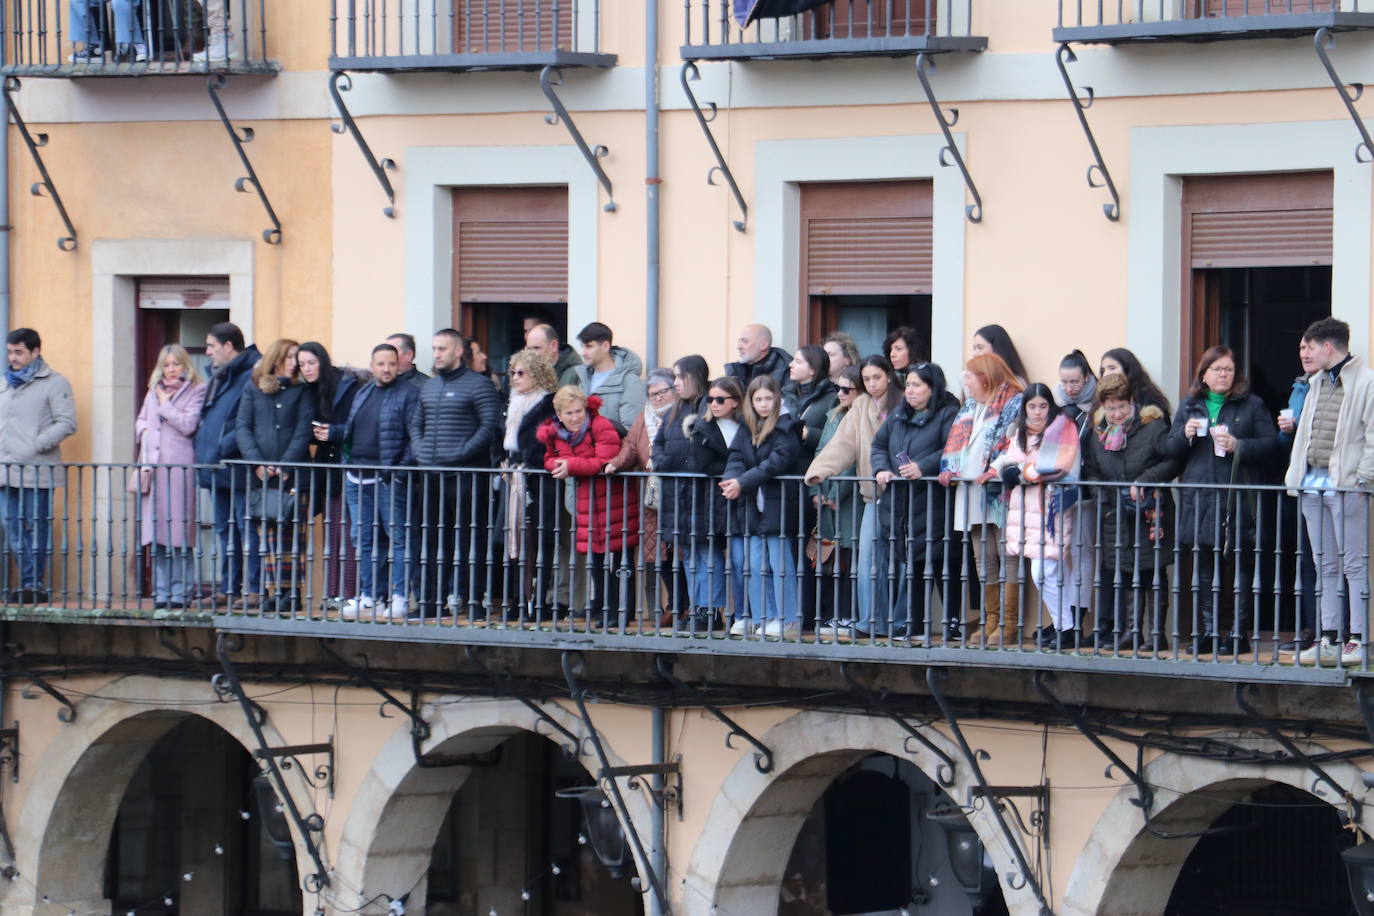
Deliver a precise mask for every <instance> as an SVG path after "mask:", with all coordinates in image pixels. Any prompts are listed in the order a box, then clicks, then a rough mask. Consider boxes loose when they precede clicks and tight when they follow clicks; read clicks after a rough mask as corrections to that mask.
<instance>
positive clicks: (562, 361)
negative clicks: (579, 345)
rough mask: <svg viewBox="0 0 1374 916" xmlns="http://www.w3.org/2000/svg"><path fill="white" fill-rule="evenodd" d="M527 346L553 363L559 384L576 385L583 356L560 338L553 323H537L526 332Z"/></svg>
mask: <svg viewBox="0 0 1374 916" xmlns="http://www.w3.org/2000/svg"><path fill="white" fill-rule="evenodd" d="M525 346H526V347H527V348H528V349H531V350H538V351H539V352H540V353H543V354H544V356H546V357H547V358H548V360H549V362H550V363H552V364H553V374H554V375H556V376H558V385H559V387H560V388H561V387H562V386H564V385H576V384H579V383H580V379H578V377H577V367H578V366H581V365H582V357H580V356H578V355H577V353H576V352H575V351H574V350H573V348H572V347H570V346H568V345H567V344H565V343H563V342H562V341H561V340H559V339H558V332H557V331H556V330H554V328H553V326H552V325H547V324H536V325H534V326H533V327H531V328H530V329H529V330H527V331H526V332H525Z"/></svg>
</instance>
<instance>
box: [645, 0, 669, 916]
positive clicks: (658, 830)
mask: <svg viewBox="0 0 1374 916" xmlns="http://www.w3.org/2000/svg"><path fill="white" fill-rule="evenodd" d="M653 2H654V0H650V4H651V5H652V3H653ZM650 739H651V742H652V744H653V750H652V752H651V753H652V755H653V761H652V762H653V763H667V762H668V712H667V710H665V709H664V708H663V707H662V706H655V707H654V709H653V722H652V724H651V726H650ZM650 784H651V785H652V786H653V788H654V799H655V802H657V800H658V799H660V798H662V797H663V776H662V774H656V775H654V776H653V777H652V779H651V783H650ZM649 811H650V814H649V825H650V829H651V830H652V832H653V838H652V840H651V843H652V845H651V846H650V848H649V863H650V865H649V867H650V868H652V869H653V870H654V873H655V874H656V875H658V886H659V887H661V888H663V892H664V893H665V894H667V893H670V891H669V890H668V850H667V848H666V846H665V842H664V841H665V839H666V837H665V832H664V820H665V818H664V816H663V806H662V805H660V804H657V803H655V804H654V805H652V806H650V809H649ZM649 916H663V909H662V908H661V907H660V906H659V903H658V895H657V894H650V895H649Z"/></svg>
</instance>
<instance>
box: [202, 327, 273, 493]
mask: <svg viewBox="0 0 1374 916" xmlns="http://www.w3.org/2000/svg"><path fill="white" fill-rule="evenodd" d="M260 359H262V354H261V353H259V352H258V348H257V347H255V346H250V347H249V348H248V349H246V350H244V351H243V352H242V353H240V354H239V355H238V356H235V357H234V358H233V360H232V361H230V363H229V365H227V366H225V367H224V368H223V369H221V370H218V371H216V372H215V373H214V374H213V375H211V376H210V383H209V386H208V387H207V388H206V389H205V402H204V403H203V404H202V405H201V408H200V426H199V427H198V428H197V429H196V439H195V447H196V464H219V463H220V462H221V461H228V460H229V459H231V458H237V457H239V438H238V435H239V425H238V417H239V401H240V399H241V398H242V397H243V391H244V386H245V385H247V384H249V382H248V378H249V376H251V375H252V374H253V367H254V366H256V365H257V364H258V360H260ZM196 479H197V482H198V483H199V484H200V485H201V486H202V487H207V488H209V487H212V486H213V487H224V488H225V489H228V487H229V480H230V474H229V469H228V468H218V469H214V470H211V469H210V468H202V469H201V470H199V471H197V472H196ZM242 481H243V478H242V477H240V483H242Z"/></svg>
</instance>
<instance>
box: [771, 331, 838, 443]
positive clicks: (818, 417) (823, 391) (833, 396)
mask: <svg viewBox="0 0 1374 916" xmlns="http://www.w3.org/2000/svg"><path fill="white" fill-rule="evenodd" d="M782 402H783V404H785V405H786V406H787V412H788V413H790V414H791V415H792V416H794V417H796V418H797V419H799V420H801V421H802V423H803V424H804V428H803V429H802V457H801V461H802V462H803V463H804V465H809V464H810V463H811V459H812V458H813V457H815V455H816V445H817V444H818V443H819V442H820V439H821V433H822V432H823V431H824V430H825V418H826V415H827V414H828V413H830V409H831V408H832V407H834V406H835V405H836V404H837V403H839V395H838V394H837V393H836V391H835V383H834V382H832V381H831V380H830V354H828V353H826V352H825V349H824V348H823V347H810V346H807V347H801V348H800V349H798V350H797V354H796V355H795V356H793V357H792V362H791V363H790V364H789V365H788V367H787V383H786V384H784V385H783V386H782ZM803 470H805V468H804V467H803Z"/></svg>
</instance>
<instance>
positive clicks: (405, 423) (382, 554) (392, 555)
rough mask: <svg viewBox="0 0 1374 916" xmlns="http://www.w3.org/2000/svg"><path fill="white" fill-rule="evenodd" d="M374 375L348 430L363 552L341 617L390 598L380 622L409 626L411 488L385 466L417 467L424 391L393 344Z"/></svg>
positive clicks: (375, 361) (347, 483)
mask: <svg viewBox="0 0 1374 916" xmlns="http://www.w3.org/2000/svg"><path fill="white" fill-rule="evenodd" d="M371 369H372V381H371V382H369V383H368V384H367V385H366V386H364V388H363V390H362V391H359V392H358V396H357V397H355V398H354V399H353V406H352V407H351V408H350V410H349V413H348V424H347V426H346V427H345V429H344V443H345V446H344V462H345V463H347V464H353V465H358V466H359V467H358V469H357V470H356V471H349V472H348V474H347V475H345V477H344V499H345V500H346V501H347V502H348V515H349V518H350V519H351V520H352V524H353V546H354V547H355V548H357V551H358V595H357V597H354V598H350V599H349V601H348V602H347V603H346V604H344V606H343V611H342V612H341V616H342V617H343V618H344V619H345V620H356V619H357V618H358V617H359V616H364V617H366V616H368V612H370V611H373V609H374V606H375V603H376V601H377V599H378V598H379V597H380V598H381V599H382V600H385V597H386V595H387V592H388V591H390V594H391V606H390V608H389V609H388V610H387V611H384V612H383V613H381V614H378V615H376V616H377V617H379V618H380V617H387V616H389V617H390V618H391V619H392V620H398V621H404V620H405V619H406V613H407V611H408V610H409V602H408V599H407V594H408V593H409V592H410V591H411V586H412V585H413V584H414V583H413V579H414V576H413V573H414V571H415V568H416V567H415V563H414V561H413V560H412V561H411V562H409V563H407V562H406V550H407V547H408V546H409V545H407V543H406V532H407V531H408V530H409V526H408V525H407V522H406V506H407V505H408V504H409V502H408V500H407V499H406V492H405V491H406V482H405V478H404V477H399V478H397V477H394V476H393V475H391V474H390V473H388V472H384V471H380V470H379V467H395V466H397V465H403V464H408V463H409V462H410V434H409V431H408V428H409V426H410V416H411V414H413V413H414V412H415V406H416V405H417V404H419V403H420V389H419V388H418V387H416V386H415V385H412V384H410V383H409V382H407V381H404V380H402V379H401V377H400V375H399V371H400V359H399V353H398V352H397V350H396V348H395V347H394V346H392V345H391V344H389V343H384V344H378V345H377V346H375V347H373V348H372V365H371ZM411 549H412V550H413V547H411ZM388 560H389V562H388ZM388 567H389V569H388ZM388 577H389V578H388ZM378 580H381V581H378ZM388 586H389V588H388ZM379 593H380V595H379Z"/></svg>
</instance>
